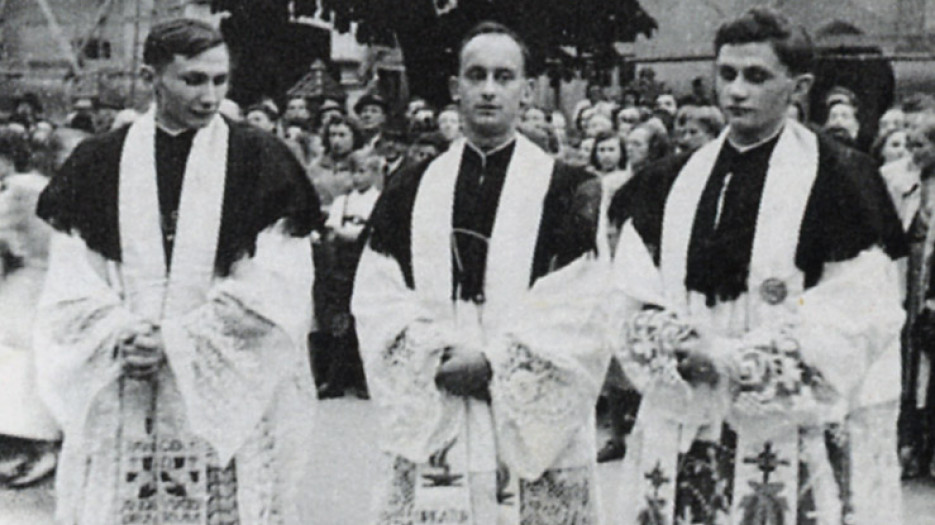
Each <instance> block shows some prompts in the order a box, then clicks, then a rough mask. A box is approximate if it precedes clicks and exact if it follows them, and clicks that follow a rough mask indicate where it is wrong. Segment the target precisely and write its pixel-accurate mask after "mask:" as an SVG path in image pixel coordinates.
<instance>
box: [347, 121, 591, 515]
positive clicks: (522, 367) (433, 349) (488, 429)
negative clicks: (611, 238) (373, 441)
mask: <svg viewBox="0 0 935 525" xmlns="http://www.w3.org/2000/svg"><path fill="white" fill-rule="evenodd" d="M463 147H464V144H463V142H462V143H456V144H454V145H453V146H452V148H451V149H449V151H448V153H446V154H445V155H443V156H442V157H440V158H439V159H437V160H436V161H435V164H433V165H432V166H430V168H429V169H428V171H427V172H426V174H425V175H424V177H423V179H422V181H423V182H422V186H420V188H419V193H418V197H417V200H416V204H415V206H414V209H413V219H412V221H413V222H412V228H413V230H412V238H413V241H412V243H413V246H412V253H413V273H414V275H415V278H414V280H415V289H410V288H408V287H407V286H406V283H405V281H404V278H403V275H402V272H401V269H400V266H399V264H398V262H397V261H396V260H394V259H392V258H390V257H388V256H385V255H383V254H380V253H377V252H375V251H373V250H372V249H371V248H369V247H368V248H367V249H366V250H365V251H364V253H363V256H362V259H361V262H360V266H359V268H358V272H357V280H356V282H355V291H354V298H353V312H354V315H355V317H356V320H357V327H358V335H359V337H360V342H361V355H362V357H363V360H364V365H365V367H366V370H367V377H368V383H369V385H370V388H371V391H372V393H373V398H374V400H375V401H376V402H377V403H378V404H379V405H380V408H381V413H382V415H383V418H384V421H383V423H384V426H383V430H382V434H381V445H382V448H383V449H384V450H385V451H386V452H387V453H388V454H389V455H390V456H392V458H393V459H392V461H391V464H390V471H389V472H387V476H388V477H389V479H388V480H387V486H386V488H385V490H384V491H383V492H381V494H380V496H379V498H378V499H379V502H378V508H379V517H378V520H377V521H378V523H381V524H420V523H426V524H427V523H465V524H477V525H480V524H496V523H500V524H518V523H520V522H522V523H534V524H552V523H554V524H578V525H582V524H593V523H596V522H597V513H596V509H597V502H596V486H595V478H594V461H595V455H596V451H595V447H594V442H595V437H594V429H595V426H594V421H593V408H594V402H595V400H596V398H597V394H598V392H599V390H600V386H601V381H602V379H603V375H604V371H605V370H606V367H607V363H608V358H609V355H608V353H607V351H606V345H605V340H604V319H603V318H602V313H603V309H602V297H604V293H603V287H604V284H605V283H606V278H605V277H606V272H605V269H606V268H605V265H604V264H603V263H602V262H600V261H598V260H597V259H596V258H595V257H593V256H591V255H586V256H582V257H581V258H580V259H578V260H577V261H575V262H573V263H571V264H569V265H568V266H565V267H564V268H561V269H559V270H557V271H555V272H553V273H551V274H548V275H546V276H544V277H542V278H540V279H539V280H537V281H536V283H535V284H534V285H533V287H532V288H531V289H530V288H529V287H528V283H529V271H530V267H531V261H532V247H533V246H534V243H535V239H536V233H537V232H538V226H539V225H538V221H539V217H540V216H541V206H542V204H541V201H539V200H537V199H539V198H540V197H541V196H543V195H544V192H545V188H547V186H548V180H549V178H550V176H551V171H552V170H551V166H552V164H551V159H549V158H548V157H547V156H545V155H544V154H541V155H540V153H541V152H539V151H538V149H534V148H535V147H534V146H532V145H530V144H528V143H527V142H526V141H525V139H522V138H520V139H518V140H517V146H516V150H515V152H514V157H513V159H512V161H511V164H510V167H509V169H508V171H507V178H506V181H505V183H504V189H503V194H502V196H501V200H500V205H499V208H498V212H497V213H498V215H497V220H496V222H495V226H494V231H493V233H492V236H491V237H492V238H491V248H490V253H489V255H488V271H487V276H488V277H487V285H486V287H485V296H486V302H485V304H484V305H483V306H482V307H478V306H476V305H474V304H473V303H466V302H458V303H457V304H452V302H451V300H450V296H449V294H450V290H451V252H450V236H449V235H450V232H449V231H448V229H447V228H443V227H439V225H440V224H450V221H451V219H450V213H451V209H452V208H451V206H452V202H453V196H454V193H453V192H454V179H455V178H456V175H457V172H458V170H457V167H458V166H459V164H460V158H461V157H460V153H461V151H462V148H463ZM537 177H538V180H537ZM511 180H512V182H511ZM504 210H505V211H504ZM530 218H531V219H532V220H530ZM433 228H434V229H433ZM521 261H530V262H529V263H527V264H523V263H522V262H521ZM459 344H463V345H470V346H473V347H474V348H479V349H480V350H482V351H483V352H484V354H485V356H486V357H487V359H488V360H489V361H490V363H491V368H492V371H493V380H492V382H491V385H490V394H491V398H492V400H491V403H490V404H487V403H485V402H482V401H478V400H473V399H472V400H465V399H464V398H460V397H455V396H450V395H448V394H445V393H442V392H440V391H439V390H438V388H437V387H436V386H435V372H436V369H437V367H438V365H439V362H440V359H441V353H442V349H443V348H444V347H446V346H449V345H459Z"/></svg>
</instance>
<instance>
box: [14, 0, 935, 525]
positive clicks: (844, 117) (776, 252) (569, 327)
mask: <svg viewBox="0 0 935 525" xmlns="http://www.w3.org/2000/svg"><path fill="white" fill-rule="evenodd" d="M144 47H145V49H144V63H145V64H146V65H145V67H144V78H146V80H147V81H148V82H151V83H152V85H153V90H154V93H155V101H154V103H153V106H152V107H151V108H150V109H149V110H148V111H146V112H142V113H140V112H135V111H133V110H124V111H120V112H116V113H113V114H104V113H106V112H104V113H101V112H99V111H98V110H99V108H96V107H95V105H94V103H93V101H90V100H87V99H84V98H81V99H78V100H76V101H75V104H74V112H73V113H72V114H70V115H69V116H68V118H67V119H66V120H65V121H64V122H62V123H61V124H58V125H56V124H53V123H51V122H50V121H48V120H45V119H43V118H42V107H41V104H40V103H39V101H38V99H36V98H35V97H32V96H26V97H22V98H21V99H19V100H18V101H17V104H16V107H15V110H14V112H13V113H12V114H11V116H10V117H9V121H8V122H6V123H4V124H2V126H0V170H2V172H0V180H2V183H3V185H2V188H0V262H2V266H0V275H2V283H0V308H2V311H3V312H4V315H2V316H0V323H2V325H0V327H2V330H0V350H2V351H3V352H5V354H7V355H11V356H15V357H16V358H15V359H13V358H10V359H5V360H3V361H0V366H7V367H11V368H10V371H9V372H8V371H6V370H4V371H3V372H2V373H3V374H4V375H5V376H8V377H17V378H21V379H23V378H27V379H28V380H27V379H23V381H22V384H21V385H18V387H17V388H14V389H10V390H8V392H7V393H8V394H9V393H11V392H12V394H10V395H13V396H16V397H14V398H11V399H12V400H11V401H10V402H6V401H3V402H2V403H0V482H2V483H4V484H6V485H8V486H28V485H30V484H32V483H35V482H36V481H37V480H39V479H42V477H43V476H46V475H48V474H49V473H50V472H52V470H53V468H54V467H55V465H56V458H59V461H58V474H57V488H58V498H59V499H58V502H57V506H58V509H57V513H58V515H59V517H60V518H61V519H62V520H64V521H65V522H68V523H81V524H97V523H101V524H103V523H113V522H117V521H119V520H124V521H123V522H127V520H130V522H146V520H148V519H156V516H157V513H160V512H161V513H164V514H158V515H161V516H164V517H165V516H169V515H170V514H171V515H172V517H171V519H170V518H169V517H165V519H166V520H169V521H167V523H170V522H171V523H175V522H176V521H177V522H180V523H181V522H184V523H189V522H191V523H265V522H266V521H263V520H264V519H265V516H267V515H268V514H269V513H272V514H275V515H277V516H279V517H280V518H281V519H282V520H283V522H285V523H300V522H310V523H314V522H315V521H314V518H311V519H310V518H308V517H307V516H308V514H307V513H312V514H314V509H303V508H302V498H301V490H302V487H303V485H302V482H301V479H302V477H303V476H307V475H309V468H308V466H307V463H306V461H307V460H308V459H309V456H314V453H315V451H312V450H306V449H304V448H303V447H302V440H303V439H304V438H306V437H307V431H308V428H307V425H309V424H313V422H312V420H311V419H309V420H307V421H306V420H305V418H303V417H296V413H297V411H306V410H308V407H309V405H311V404H313V403H314V402H315V398H316V397H317V398H318V399H327V398H334V397H340V396H344V395H348V394H351V395H354V396H356V397H359V398H362V399H369V398H370V397H371V396H373V398H374V401H375V402H376V403H377V404H378V405H379V406H380V410H381V417H383V418H384V420H385V421H384V423H385V426H384V430H383V432H382V434H381V435H380V436H379V437H378V438H376V439H379V440H380V443H381V448H382V449H383V450H384V451H385V452H387V457H388V461H389V463H388V465H387V466H386V480H384V482H383V483H382V484H379V487H378V488H377V489H376V490H377V491H378V493H379V494H380V497H379V498H377V500H378V509H377V513H378V516H379V517H378V522H379V523H385V524H391V523H392V524H410V523H412V524H415V523H449V522H451V523H536V524H539V523H541V524H546V523H567V524H579V523H580V524H586V523H596V522H597V521H598V520H599V518H598V517H597V509H596V506H597V503H596V502H597V500H598V498H597V497H596V492H595V491H596V488H595V485H596V478H595V475H594V464H595V462H611V461H616V460H623V462H624V463H625V464H626V465H627V467H626V472H630V473H632V474H633V476H634V477H633V478H632V479H629V478H628V479H627V480H626V481H625V483H624V484H623V485H622V486H621V487H619V489H615V490H616V492H615V493H616V494H619V496H620V498H621V500H623V501H625V502H626V503H625V504H624V505H622V506H621V507H622V508H625V511H624V512H623V515H621V516H620V517H619V520H620V523H627V524H629V523H669V522H675V521H676V520H683V521H684V522H685V523H706V524H719V523H727V522H728V521H731V522H734V521H736V520H733V518H730V517H731V516H743V518H742V519H741V520H740V522H741V523H744V524H746V523H761V522H763V523H801V524H805V523H829V524H830V523H841V522H846V523H860V524H863V523H898V522H900V521H899V519H900V518H899V515H900V512H901V509H900V496H899V486H898V478H899V474H900V468H901V473H902V476H903V477H915V476H920V475H924V476H935V458H933V454H935V384H933V383H935V381H932V380H931V377H932V375H933V369H932V366H933V364H935V359H933V357H932V352H933V350H932V348H933V347H935V346H933V343H932V342H933V341H935V300H933V299H932V297H933V296H935V292H933V291H932V287H931V286H930V284H931V282H932V279H933V275H932V274H933V272H932V271H931V267H932V264H933V261H932V253H933V251H935V224H932V221H935V213H932V210H931V207H932V203H933V202H935V198H932V197H933V195H935V194H933V193H932V191H933V189H935V184H932V183H931V180H935V177H932V176H931V175H932V172H933V171H935V97H931V96H928V95H923V94H916V95H912V96H909V97H906V98H905V99H904V100H902V101H900V102H899V103H897V104H895V105H894V106H893V107H892V108H890V109H888V110H887V111H886V112H885V113H884V114H883V115H882V116H881V117H880V118H879V123H878V125H877V129H878V131H877V134H876V137H875V138H874V140H872V141H867V142H868V143H867V144H866V145H864V144H862V143H861V140H859V138H860V137H861V136H862V135H861V133H860V132H861V130H860V126H861V122H862V121H863V122H865V121H866V120H865V119H862V118H861V117H862V115H861V110H862V108H861V102H860V100H859V99H858V97H857V96H856V95H855V94H854V92H853V91H851V90H849V89H847V88H846V87H843V86H841V87H835V88H833V89H831V90H830V91H829V92H828V93H827V95H826V96H825V97H824V99H823V101H822V107H821V108H811V111H807V110H806V108H807V106H806V105H805V104H804V102H803V101H804V100H806V99H807V95H808V91H809V88H810V86H811V84H812V82H813V80H814V78H813V77H812V75H811V70H810V66H811V60H812V53H813V50H812V48H811V43H810V41H809V39H808V36H807V35H806V34H805V33H804V31H803V30H802V29H801V28H798V27H796V26H794V25H792V24H791V23H790V22H789V21H788V20H786V19H785V18H784V17H783V16H782V15H780V14H779V13H777V12H776V11H773V10H771V9H762V8H757V9H753V10H750V11H748V12H746V13H744V14H743V15H741V16H739V17H737V18H735V19H732V20H729V21H727V22H725V24H724V25H723V26H722V27H721V28H720V30H719V31H718V33H717V38H716V41H715V50H716V54H717V58H716V60H715V70H716V71H715V73H716V81H715V87H716V89H709V88H708V87H707V86H706V85H705V81H704V79H702V78H697V79H695V80H694V81H693V82H692V89H691V92H690V93H686V94H676V93H673V92H672V90H670V89H668V88H667V87H666V86H665V85H664V84H663V83H661V82H658V81H657V80H656V79H655V76H654V74H653V72H652V70H651V69H649V68H645V69H643V70H642V71H641V73H640V75H639V78H637V79H636V80H634V81H633V82H631V83H630V84H628V85H627V86H625V87H624V88H623V89H622V90H620V93H619V94H615V95H613V96H612V95H611V94H610V92H609V91H608V90H605V89H603V88H602V87H601V86H597V85H592V86H590V87H589V88H588V90H587V96H586V98H584V99H583V100H582V101H581V102H580V103H579V104H577V105H576V106H575V108H574V109H573V111H571V112H570V113H569V114H568V115H567V116H566V114H565V113H563V112H561V111H558V110H551V109H546V108H544V107H540V106H537V105H535V104H533V103H532V89H531V85H532V84H531V81H530V80H529V78H528V77H527V71H526V68H527V66H528V49H526V47H525V44H524V43H523V41H522V39H521V38H520V37H519V36H517V35H516V34H515V33H513V32H512V31H511V30H510V29H508V28H506V27H504V26H501V25H499V24H495V23H485V24H481V25H480V26H478V27H477V28H475V29H474V30H473V31H472V32H471V33H469V34H468V35H467V36H466V37H465V39H464V42H463V44H462V46H461V47H460V49H459V71H458V75H457V77H456V81H457V82H456V85H457V88H456V89H455V90H454V91H455V97H454V98H455V101H454V104H453V105H451V106H445V107H441V108H433V107H431V106H430V105H428V104H427V103H426V101H425V100H423V99H420V98H413V99H412V100H410V101H409V103H408V105H407V106H406V108H405V110H404V111H401V112H399V113H400V114H396V113H395V112H394V111H393V107H392V105H391V104H389V103H388V102H387V101H386V100H384V99H383V98H382V97H381V96H380V95H379V94H376V93H367V94H364V95H363V96H361V97H360V98H359V99H357V100H356V101H355V102H354V104H353V106H352V107H348V106H347V104H346V101H345V100H343V99H332V98H322V97H319V98H316V99H308V98H305V97H303V96H294V97H291V98H289V99H288V100H286V101H285V104H284V106H283V107H284V110H282V111H280V107H279V105H277V104H276V103H275V102H274V101H272V100H271V99H263V100H258V101H256V102H255V103H254V104H251V105H247V106H246V108H245V109H241V107H240V106H239V105H237V104H236V103H234V102H233V101H230V100H229V99H226V98H224V94H225V92H226V85H227V82H228V75H229V63H228V61H229V57H228V55H227V49H226V46H225V45H224V43H223V39H222V38H221V36H220V35H219V34H218V33H217V31H215V30H214V29H212V28H211V27H210V26H208V25H206V24H202V23H199V22H195V21H191V20H176V21H171V22H167V23H165V24H160V25H157V26H155V27H154V28H153V30H152V34H151V35H150V36H149V38H148V39H147V42H146V45H145V46H144ZM679 95H682V96H679ZM809 112H811V113H814V114H820V115H826V118H825V122H821V123H816V122H811V121H809V119H808V118H807V113H809ZM102 115H103V116H102ZM219 115H223V117H222V116H219ZM862 149H863V150H864V151H861V150H862ZM66 159H67V160H66ZM777 181H779V182H777ZM183 182H184V184H183ZM40 194H41V197H40ZM34 211H35V212H36V213H37V214H38V216H37V215H36V213H34ZM40 218H41V220H40ZM31 268H34V269H35V271H33V272H32V273H30V271H29V270H30V269H31ZM43 283H44V290H43V291H42V293H41V298H40V290H42V289H43ZM24 315H25V316H26V318H24ZM33 317H34V318H33ZM33 324H35V325H36V328H35V329H33ZM309 370H311V373H308V371H309ZM900 377H901V378H902V379H901V381H900ZM36 382H38V386H37V385H36ZM2 395H3V394H0V396H2ZM9 407H16V408H17V409H18V410H15V411H13V412H11V413H7V411H6V410H5V408H9ZM24 413H25V414H28V415H29V417H28V418H22V417H21V415H22V414H24ZM897 414H898V415H899V419H898V422H897ZM897 423H898V424H897ZM599 427H600V428H601V429H602V430H601V433H600V434H601V435H602V436H604V435H606V436H607V439H606V443H604V444H603V446H601V447H597V448H596V447H595V446H594V443H595V441H596V435H597V433H598V428H599ZM897 428H898V433H897ZM62 433H64V444H63V445H60V444H59V442H60V441H61V439H62ZM60 447H61V450H59V449H60ZM897 452H898V453H897ZM897 459H898V461H899V463H897ZM108 478H114V479H116V480H117V483H106V482H105V483H98V481H99V480H104V479H108ZM423 480H426V481H423ZM182 503H184V505H182ZM180 505H181V507H180ZM183 507H184V508H185V509H187V510H186V512H188V514H186V515H185V516H183V517H179V516H182V515H181V514H178V513H179V512H181V511H180V510H179V509H180V508H183ZM168 509H174V510H168ZM165 513H168V514H165ZM172 513H176V514H172ZM630 514H632V515H630ZM757 516H759V517H760V518H762V519H760V518H757ZM763 516H767V517H766V518H763ZM172 519H175V520H176V521H172ZM189 519H190V521H185V520H189ZM303 519H304V521H303ZM134 520H136V521H134ZM156 522H158V521H156Z"/></svg>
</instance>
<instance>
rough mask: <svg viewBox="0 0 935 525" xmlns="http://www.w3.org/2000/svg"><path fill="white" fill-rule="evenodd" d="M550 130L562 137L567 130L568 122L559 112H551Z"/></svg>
mask: <svg viewBox="0 0 935 525" xmlns="http://www.w3.org/2000/svg"><path fill="white" fill-rule="evenodd" d="M552 128H553V129H555V132H556V133H558V134H560V135H562V136H564V135H565V131H566V130H567V129H568V121H566V120H565V115H564V114H562V112H561V111H553V112H552Z"/></svg>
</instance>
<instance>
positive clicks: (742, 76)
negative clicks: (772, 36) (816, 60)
mask: <svg viewBox="0 0 935 525" xmlns="http://www.w3.org/2000/svg"><path fill="white" fill-rule="evenodd" d="M715 67H716V69H717V94H718V102H719V103H720V106H721V109H722V110H723V111H724V115H725V116H726V117H727V122H728V124H729V125H730V138H731V140H733V141H734V142H735V143H737V144H741V145H746V144H755V143H757V142H759V141H761V140H764V139H767V138H769V137H770V136H771V135H772V134H773V133H775V132H776V131H777V130H779V128H780V127H781V126H782V123H783V122H784V121H785V118H786V111H787V108H788V106H789V103H790V102H791V101H792V100H794V97H801V96H804V95H805V94H807V92H808V88H809V87H811V83H812V76H811V75H809V74H801V75H793V74H792V73H791V72H790V71H789V68H788V67H787V66H786V65H785V64H783V63H782V62H780V61H779V57H778V56H777V55H776V52H775V51H774V50H773V46H772V45H770V44H769V43H767V42H753V43H748V44H725V45H723V46H722V47H721V49H720V50H719V51H718V55H717V59H716V61H715Z"/></svg>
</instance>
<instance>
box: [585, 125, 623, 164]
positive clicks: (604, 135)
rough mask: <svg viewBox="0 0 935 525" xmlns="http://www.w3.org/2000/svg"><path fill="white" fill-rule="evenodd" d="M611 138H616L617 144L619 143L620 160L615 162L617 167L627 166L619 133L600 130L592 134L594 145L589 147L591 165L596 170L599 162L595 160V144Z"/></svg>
mask: <svg viewBox="0 0 935 525" xmlns="http://www.w3.org/2000/svg"><path fill="white" fill-rule="evenodd" d="M612 139H613V140H616V141H617V144H619V145H620V162H618V163H617V167H618V168H620V169H624V168H626V167H627V149H626V147H625V146H624V145H623V141H622V140H620V135H617V133H616V132H614V131H601V132H600V133H598V134H597V135H595V136H594V147H593V148H592V149H591V159H590V163H591V167H593V168H595V169H597V170H600V169H601V166H600V164H599V163H598V162H597V145H598V144H600V143H601V142H604V141H607V140H612Z"/></svg>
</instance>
